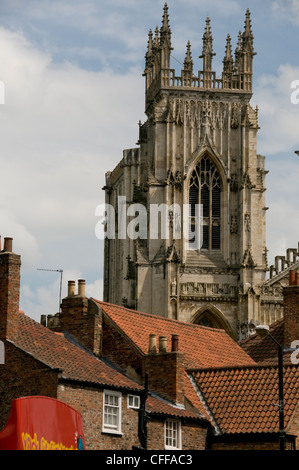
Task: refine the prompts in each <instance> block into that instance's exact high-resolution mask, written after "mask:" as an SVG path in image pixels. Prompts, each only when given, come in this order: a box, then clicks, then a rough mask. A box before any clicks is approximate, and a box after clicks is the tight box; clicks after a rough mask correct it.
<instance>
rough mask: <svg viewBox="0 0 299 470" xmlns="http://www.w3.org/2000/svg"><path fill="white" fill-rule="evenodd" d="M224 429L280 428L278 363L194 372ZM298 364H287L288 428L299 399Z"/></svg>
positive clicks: (242, 430)
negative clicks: (276, 365)
mask: <svg viewBox="0 0 299 470" xmlns="http://www.w3.org/2000/svg"><path fill="white" fill-rule="evenodd" d="M191 377H192V378H193V379H194V381H195V383H196V386H197V387H198V389H199V391H200V393H201V394H202V396H203V398H204V401H205V403H206V405H207V406H208V408H209V410H210V413H211V415H212V416H213V417H214V419H215V420H216V422H217V424H218V426H219V428H220V431H221V432H222V433H261V432H263V433H272V432H278V431H279V418H278V407H277V404H278V370H277V367H272V366H269V367H261V366H255V367H241V368H224V369H208V370H197V371H193V372H191ZM298 384H299V367H298V366H287V367H285V368H284V415H285V427H286V428H287V426H288V423H289V422H290V419H291V417H292V416H293V414H294V412H295V409H296V407H297V405H298V400H299V385H298Z"/></svg>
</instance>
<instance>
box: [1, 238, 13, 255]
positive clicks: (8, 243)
mask: <svg viewBox="0 0 299 470" xmlns="http://www.w3.org/2000/svg"><path fill="white" fill-rule="evenodd" d="M3 251H8V252H10V253H12V238H9V237H5V238H4V247H3Z"/></svg>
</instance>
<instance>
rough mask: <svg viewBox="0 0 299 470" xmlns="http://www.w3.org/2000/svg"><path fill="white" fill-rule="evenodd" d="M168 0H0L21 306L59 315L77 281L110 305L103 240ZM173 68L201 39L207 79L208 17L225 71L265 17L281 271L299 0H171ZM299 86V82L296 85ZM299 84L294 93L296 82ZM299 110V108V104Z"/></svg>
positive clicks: (3, 224) (293, 187)
mask: <svg viewBox="0 0 299 470" xmlns="http://www.w3.org/2000/svg"><path fill="white" fill-rule="evenodd" d="M163 6H164V0H150V1H149V0H86V1H83V0H10V1H7V0H0V82H1V83H0V84H3V85H4V96H3V99H2V100H1V87H0V102H1V103H0V142H1V144H0V145H1V147H0V148H1V150H0V165H1V169H0V177H1V184H0V194H1V197H0V235H1V236H2V243H3V238H4V237H12V238H13V239H14V242H13V249H14V252H16V253H18V254H20V255H21V256H22V270H21V300H20V309H21V310H24V311H25V313H26V314H27V315H29V316H31V317H32V318H34V319H36V320H37V321H39V320H40V316H41V315H42V314H55V313H56V312H57V311H58V310H59V295H60V292H59V291H60V280H61V273H60V271H62V297H64V296H65V295H66V290H67V281H68V280H78V279H81V278H82V279H85V280H86V294H87V296H93V297H95V298H97V299H101V298H102V273H103V242H102V241H101V240H99V239H98V238H97V237H96V235H95V227H96V223H97V222H98V219H97V218H96V216H95V210H96V207H97V206H98V205H99V204H101V203H103V202H104V191H103V190H102V188H103V186H104V184H105V173H106V172H107V171H110V170H112V169H113V168H114V167H115V166H116V165H117V163H118V162H119V161H120V160H121V158H122V152H123V150H124V149H127V148H133V147H136V142H137V140H138V122H139V121H142V122H144V121H145V120H146V117H145V114H144V77H143V76H142V73H143V70H144V55H145V53H146V47H147V40H148V32H149V30H150V29H152V30H154V29H155V27H156V26H158V27H159V28H160V26H161V21H162V14H163ZM168 6H169V20H170V27H171V30H172V45H173V47H174V50H173V51H172V64H171V66H172V68H175V69H176V70H177V71H178V74H180V70H181V68H182V66H181V64H182V62H183V61H184V57H185V51H186V44H187V42H188V40H190V42H191V48H192V49H191V50H192V56H193V60H194V69H195V70H200V69H201V66H202V64H201V59H199V58H198V57H199V56H200V55H201V47H202V35H203V32H204V27H205V20H206V17H207V16H210V19H211V28H212V33H213V37H214V52H216V56H215V57H214V61H213V63H214V69H215V70H216V71H217V73H219V74H220V73H221V67H222V60H223V57H224V50H225V40H226V36H227V34H228V33H229V34H230V36H231V38H232V46H233V50H234V49H235V47H236V41H237V35H238V31H239V30H240V29H241V30H243V27H244V20H245V12H246V9H247V8H249V9H250V11H251V19H252V31H253V34H254V38H255V39H254V47H255V51H256V52H257V55H256V56H255V57H254V84H253V91H254V94H253V97H252V100H251V104H252V106H253V107H255V106H256V105H258V108H259V125H260V130H259V134H258V153H260V154H262V155H265V156H266V169H267V170H269V173H268V174H267V178H266V185H267V192H266V205H267V206H268V207H269V210H268V211H267V246H268V249H269V253H268V258H269V265H270V264H273V262H274V257H275V256H276V255H284V254H285V250H286V249H287V248H289V247H290V248H293V247H294V248H297V246H298V241H299V207H298V206H299V204H298V201H299V184H298V183H299V182H298V176H299V157H298V156H297V155H296V154H295V151H296V150H299V92H298V94H296V90H297V88H298V89H299V51H298V44H299V0H262V1H261V0H247V1H243V0H168ZM296 81H298V83H297V84H296ZM292 84H293V86H295V88H291V86H292ZM297 101H298V102H297Z"/></svg>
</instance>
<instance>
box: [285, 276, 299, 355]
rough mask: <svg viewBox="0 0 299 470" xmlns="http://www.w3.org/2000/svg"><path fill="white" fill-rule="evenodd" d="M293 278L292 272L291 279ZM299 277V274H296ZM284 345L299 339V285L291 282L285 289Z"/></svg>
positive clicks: (286, 345)
mask: <svg viewBox="0 0 299 470" xmlns="http://www.w3.org/2000/svg"><path fill="white" fill-rule="evenodd" d="M291 279H292V276H291V273H290V281H291ZM296 279H298V276H296ZM283 308H284V346H285V347H290V346H291V343H292V341H294V340H299V285H296V284H291V285H289V286H287V287H284V289H283Z"/></svg>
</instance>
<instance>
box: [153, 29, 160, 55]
mask: <svg viewBox="0 0 299 470" xmlns="http://www.w3.org/2000/svg"><path fill="white" fill-rule="evenodd" d="M159 49H160V38H159V28H158V26H156V29H155V38H154V42H153V50H154V51H157V50H159Z"/></svg>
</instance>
